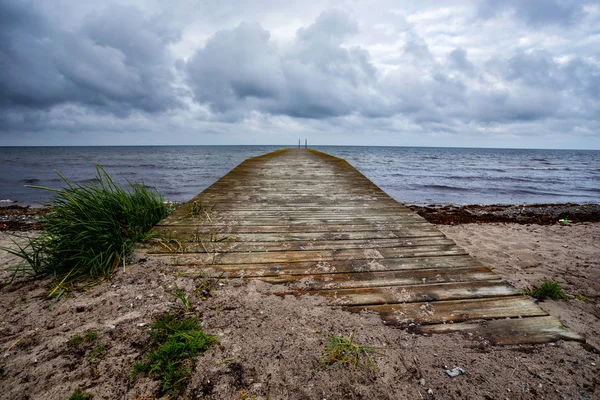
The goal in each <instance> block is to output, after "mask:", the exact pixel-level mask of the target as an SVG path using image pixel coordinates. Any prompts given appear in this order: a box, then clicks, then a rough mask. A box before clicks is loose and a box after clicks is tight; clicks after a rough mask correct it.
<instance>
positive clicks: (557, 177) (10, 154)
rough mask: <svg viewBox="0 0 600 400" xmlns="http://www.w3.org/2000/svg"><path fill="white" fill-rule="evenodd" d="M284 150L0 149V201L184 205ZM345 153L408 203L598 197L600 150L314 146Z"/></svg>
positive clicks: (530, 201) (571, 200) (573, 200)
mask: <svg viewBox="0 0 600 400" xmlns="http://www.w3.org/2000/svg"><path fill="white" fill-rule="evenodd" d="M282 147H285V146H110V147H109V146H107V147H0V205H9V204H18V205H44V204H46V203H47V202H48V201H49V199H50V197H51V195H52V193H53V192H51V191H48V190H42V189H38V188H31V187H28V186H42V187H47V188H54V189H57V188H60V187H64V186H65V183H64V182H63V180H62V178H61V177H60V176H59V175H58V173H60V174H61V175H62V176H63V177H64V178H66V179H67V180H68V181H69V182H70V183H71V184H74V185H85V184H88V183H92V182H94V180H95V178H94V176H95V173H96V171H95V164H98V165H101V166H102V167H103V168H104V169H105V170H106V171H107V172H108V173H109V174H110V175H111V176H112V177H113V179H114V180H115V181H117V182H120V183H122V184H124V185H127V182H141V183H143V184H144V185H146V186H148V187H151V188H154V189H156V190H157V191H158V192H159V193H161V194H162V196H163V197H164V198H165V199H168V200H173V201H187V200H189V199H191V198H192V197H194V196H195V195H196V194H198V193H199V192H201V191H202V190H204V189H205V188H207V187H208V186H210V185H211V184H212V183H214V182H215V181H216V180H218V179H219V178H220V177H222V176H223V175H225V174H226V173H227V172H228V171H230V170H231V169H232V168H234V167H235V166H236V165H238V164H239V163H241V162H242V161H244V160H245V159H246V158H248V157H253V156H257V155H261V154H264V153H268V152H271V151H274V150H277V149H280V148H282ZM314 148H315V149H317V150H320V151H323V152H326V153H329V154H332V155H334V156H338V157H342V158H344V159H346V160H347V161H348V162H349V163H350V164H352V165H353V166H354V167H356V168H357V169H358V170H359V171H360V172H361V173H363V174H364V175H365V176H366V177H368V178H369V179H371V180H372V181H373V182H374V183H375V184H377V185H378V186H379V187H380V188H381V189H383V190H384V191H385V192H386V193H388V194H389V195H390V196H392V197H393V198H394V199H396V200H397V201H400V202H402V203H405V204H416V205H428V204H439V205H450V204H451V205H464V204H543V203H579V204H582V203H600V151H598V150H532V149H479V148H436V147H364V146H360V147H359V146H356V147H354V146H315V147H314Z"/></svg>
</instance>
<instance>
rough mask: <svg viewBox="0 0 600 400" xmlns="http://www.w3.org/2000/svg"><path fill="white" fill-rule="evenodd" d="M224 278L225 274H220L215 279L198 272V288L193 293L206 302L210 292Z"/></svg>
mask: <svg viewBox="0 0 600 400" xmlns="http://www.w3.org/2000/svg"><path fill="white" fill-rule="evenodd" d="M224 276H225V272H221V275H219V276H217V277H213V276H211V275H210V274H208V273H206V272H200V274H199V275H198V286H197V287H196V289H194V293H196V294H199V295H200V296H201V297H202V299H203V300H206V299H207V298H208V297H210V296H211V292H212V291H213V289H214V288H215V287H216V286H217V284H218V283H219V281H220V280H221V279H223V278H224Z"/></svg>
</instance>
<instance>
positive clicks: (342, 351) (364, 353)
mask: <svg viewBox="0 0 600 400" xmlns="http://www.w3.org/2000/svg"><path fill="white" fill-rule="evenodd" d="M382 350H383V349H382V348H381V347H375V346H361V345H358V344H356V343H355V342H354V333H351V334H350V336H348V337H341V336H335V335H330V336H329V337H328V338H327V343H326V344H325V348H324V350H323V354H322V355H321V359H320V364H321V367H327V366H330V365H333V364H340V365H344V366H349V367H352V368H353V369H364V370H368V371H373V372H377V365H376V364H375V361H374V360H373V356H374V355H377V354H381V351H382Z"/></svg>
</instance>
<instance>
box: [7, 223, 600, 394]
mask: <svg viewBox="0 0 600 400" xmlns="http://www.w3.org/2000/svg"><path fill="white" fill-rule="evenodd" d="M440 229H441V230H443V231H444V233H446V234H447V235H448V236H449V237H450V238H452V239H454V240H455V241H456V242H457V243H458V244H459V245H461V246H462V247H464V248H465V249H467V250H468V251H469V252H470V253H471V254H472V255H473V256H474V257H476V258H478V259H479V260H480V261H482V262H483V263H485V264H487V265H489V266H492V267H493V268H494V269H495V271H496V272H497V273H498V274H499V275H501V276H502V277H503V278H505V279H507V280H508V281H509V282H511V283H512V284H514V285H515V286H517V287H519V288H524V287H527V286H531V285H536V284H539V283H540V281H541V280H543V279H553V280H557V281H558V282H560V283H561V284H563V285H564V287H565V290H566V292H567V293H568V294H571V295H581V296H586V298H587V300H585V301H582V300H577V299H573V300H566V301H545V302H543V303H541V306H542V307H543V308H544V309H545V310H547V311H548V312H549V313H551V314H552V315H555V316H557V317H559V318H560V319H561V320H562V321H563V322H564V323H565V324H566V325H568V326H570V327H572V328H573V329H575V330H576V331H577V332H579V333H581V334H583V335H585V336H586V337H587V338H588V345H585V346H582V345H581V344H579V343H575V342H557V343H552V344H546V345H521V346H495V345H491V344H490V343H488V342H486V341H485V340H482V339H481V338H478V337H476V336H472V337H463V336H462V335H460V334H453V335H434V336H421V335H416V334H412V333H409V332H407V331H406V330H401V329H396V328H392V327H388V326H384V325H383V324H382V323H381V320H380V319H379V317H378V316H377V315H372V314H350V313H347V312H345V311H342V310H341V309H338V308H335V307H328V306H325V305H324V304H323V302H322V299H320V298H318V297H310V296H302V297H298V298H295V297H292V296H287V297H285V298H281V297H278V296H275V295H273V294H272V293H271V292H273V291H274V290H277V288H276V287H275V286H272V285H269V284H266V283H261V282H245V281H241V280H231V281H225V282H221V283H222V286H221V285H219V286H218V287H217V289H216V290H214V291H213V293H212V296H211V297H208V298H207V299H206V300H203V299H202V298H201V297H200V296H197V295H194V294H193V290H194V288H196V287H197V286H198V284H199V280H198V279H199V278H198V276H194V275H182V274H181V271H180V270H177V269H176V268H175V267H172V266H170V265H166V264H162V263H161V262H159V261H156V260H153V259H151V258H150V259H147V260H145V261H144V255H143V253H141V252H140V253H139V254H138V256H139V257H140V258H141V260H140V261H139V262H138V263H136V264H134V265H131V266H128V267H127V268H125V269H121V270H118V271H117V273H116V274H115V276H114V278H113V279H112V280H111V281H110V282H103V283H101V284H99V285H97V286H95V287H93V288H91V289H90V290H88V291H86V292H77V293H72V294H71V295H69V296H66V297H64V298H62V299H60V301H58V302H57V303H56V304H55V305H54V306H53V307H52V308H51V309H49V306H50V305H51V300H49V299H46V298H45V296H44V294H45V293H46V287H45V284H47V282H39V281H34V282H13V283H10V282H9V281H8V275H7V273H4V274H3V275H2V276H1V277H0V279H1V280H0V282H1V283H0V314H1V315H2V319H1V320H0V351H1V352H2V357H1V358H0V398H3V399H15V400H17V399H67V398H68V396H69V395H70V394H71V393H72V391H73V390H74V389H75V388H80V389H82V390H84V391H86V392H88V393H91V394H94V399H138V398H153V396H154V393H155V391H156V388H157V386H156V384H155V383H154V382H152V381H150V380H148V379H145V378H142V377H140V378H138V379H136V380H135V381H134V382H130V380H129V372H130V371H131V366H132V364H133V362H134V361H135V360H136V359H139V357H140V354H141V352H142V350H143V349H144V347H145V346H146V345H147V344H148V335H147V329H148V327H147V325H145V324H147V323H149V322H151V321H152V320H153V319H155V318H156V317H158V316H159V315H161V314H162V313H164V312H165V311H167V310H170V309H173V308H174V307H176V305H177V303H176V301H177V300H176V299H175V298H174V297H173V296H172V295H170V294H168V293H167V292H166V290H168V289H169V287H170V285H171V284H172V283H173V282H177V284H178V286H179V287H181V288H183V289H184V290H185V291H186V293H187V294H188V295H189V296H190V302H191V304H192V310H191V312H192V313H194V314H195V315H198V316H199V318H200V319H201V320H202V321H203V324H204V329H205V330H206V331H207V332H208V333H211V334H213V335H216V336H217V337H218V338H219V342H220V343H219V344H218V345H216V346H214V347H213V348H211V349H210V350H209V351H207V352H206V353H204V354H202V355H200V356H199V357H198V359H197V362H196V365H195V368H194V370H193V374H192V379H191V382H190V385H189V391H188V393H186V396H185V398H190V399H201V398H205V399H241V398H243V396H242V394H241V390H243V391H244V393H246V394H247V395H248V396H253V397H255V398H256V399H420V398H423V399H426V398H432V399H433V398H435V399H540V398H545V399H593V398H599V397H600V387H599V384H600V373H599V372H600V371H599V366H600V355H599V354H598V352H597V350H595V348H598V347H600V343H599V337H600V335H599V334H598V333H599V332H600V308H599V307H600V306H599V299H598V293H599V290H598V289H599V287H600V279H599V273H600V246H598V243H600V240H599V239H600V224H599V223H585V224H572V225H565V226H562V225H549V226H539V225H516V224H467V225H457V226H440ZM9 243H10V241H8V240H7V237H6V236H5V235H2V234H0V246H1V245H7V244H9ZM0 263H1V264H2V265H10V264H11V263H14V260H12V259H11V257H10V256H8V255H7V254H6V253H0ZM87 330H95V331H96V332H98V339H97V343H95V344H94V345H97V344H99V345H103V346H105V348H106V351H105V352H104V353H103V354H102V355H100V356H98V357H97V360H96V362H93V363H90V360H89V358H90V357H89V350H88V351H87V352H86V351H73V350H72V349H69V348H68V347H67V345H66V341H67V340H68V339H69V338H70V337H71V336H72V335H74V334H75V333H79V334H82V333H85V332H86V331H87ZM351 332H353V333H354V336H355V339H356V341H357V342H358V343H359V344H364V345H373V346H380V347H382V348H384V350H382V353H383V354H382V355H379V356H376V357H375V362H376V364H377V367H378V371H377V372H369V371H363V370H353V369H347V368H343V367H340V366H332V367H329V368H321V365H320V363H319V359H320V357H321V354H322V351H323V346H324V344H325V342H326V340H327V336H328V335H329V334H335V335H349V334H350V333H351ZM454 366H459V367H461V368H463V369H464V370H465V371H466V374H464V375H460V376H458V377H456V378H450V377H448V376H447V375H446V374H445V373H444V370H445V369H446V368H452V367H454ZM248 398H249V397H248Z"/></svg>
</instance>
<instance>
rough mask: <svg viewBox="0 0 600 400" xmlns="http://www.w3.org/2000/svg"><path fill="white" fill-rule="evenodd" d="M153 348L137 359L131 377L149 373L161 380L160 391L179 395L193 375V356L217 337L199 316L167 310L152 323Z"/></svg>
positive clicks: (205, 348)
mask: <svg viewBox="0 0 600 400" xmlns="http://www.w3.org/2000/svg"><path fill="white" fill-rule="evenodd" d="M150 337H151V340H152V343H151V350H150V351H148V352H147V353H146V354H145V355H144V356H143V361H139V362H136V363H135V364H134V365H133V369H132V372H131V375H130V378H131V379H132V380H133V379H135V377H136V376H137V375H138V374H139V373H146V374H147V375H148V376H150V377H151V378H153V379H156V380H158V381H159V383H160V394H161V395H164V394H168V395H173V396H175V395H178V394H181V393H183V392H184V391H185V388H186V387H187V384H188V381H189V379H190V371H191V367H192V366H193V357H195V356H197V355H198V354H200V353H201V352H204V351H206V350H208V349H209V348H210V346H212V345H213V344H214V343H216V342H217V339H216V338H215V337H214V336H211V335H208V334H206V333H204V332H203V331H202V330H201V329H200V323H199V321H198V318H196V317H193V318H182V317H180V316H178V315H173V314H168V313H167V314H164V315H163V316H162V317H161V318H160V319H159V320H157V321H156V322H155V323H153V324H152V325H150Z"/></svg>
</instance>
